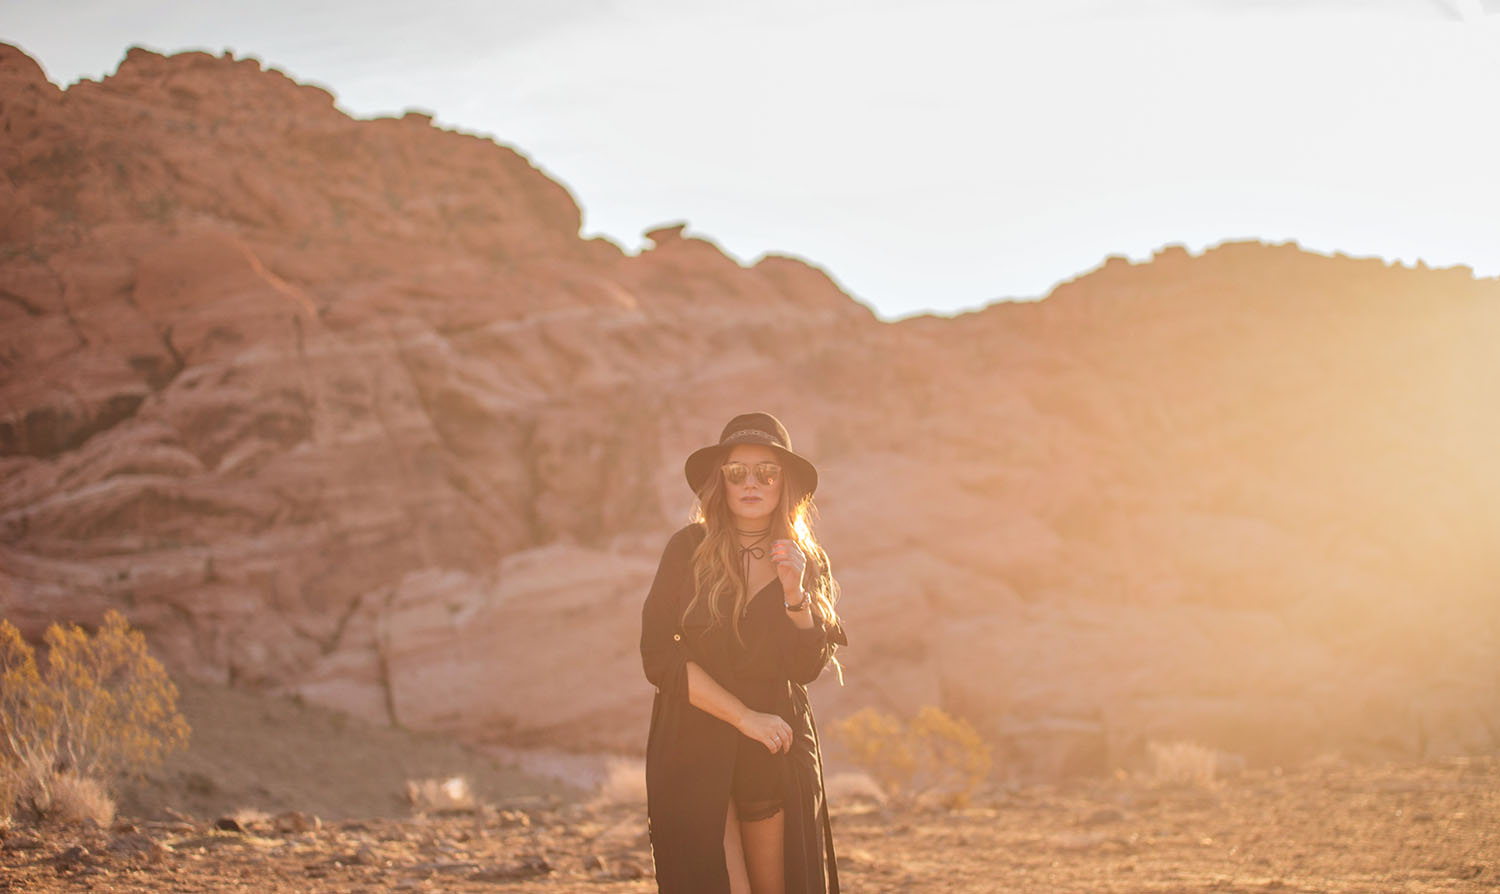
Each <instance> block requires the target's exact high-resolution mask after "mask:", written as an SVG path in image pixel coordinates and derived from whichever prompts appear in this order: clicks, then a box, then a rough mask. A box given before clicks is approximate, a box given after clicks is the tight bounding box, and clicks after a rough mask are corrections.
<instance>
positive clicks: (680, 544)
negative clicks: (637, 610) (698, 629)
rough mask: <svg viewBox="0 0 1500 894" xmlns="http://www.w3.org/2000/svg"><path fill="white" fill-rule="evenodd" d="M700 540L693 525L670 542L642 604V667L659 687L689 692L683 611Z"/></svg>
mask: <svg viewBox="0 0 1500 894" xmlns="http://www.w3.org/2000/svg"><path fill="white" fill-rule="evenodd" d="M696 539H697V538H694V537H693V531H692V529H691V528H683V529H682V530H680V531H678V532H677V533H676V534H674V535H672V539H671V540H668V541H667V546H666V549H664V550H662V554H661V563H660V564H658V565H657V568H656V578H655V579H654V580H653V581H652V582H651V591H650V592H649V593H647V594H646V603H645V605H644V606H642V607H641V666H642V668H643V669H644V670H645V672H646V679H647V680H649V681H651V685H653V686H655V687H656V688H657V689H658V690H662V689H668V690H673V691H676V690H678V688H679V686H680V687H683V689H682V691H684V692H685V691H686V689H685V686H686V680H685V673H686V671H685V666H686V664H687V661H688V658H689V657H690V656H689V654H688V647H687V644H686V643H685V642H683V639H682V611H683V609H684V608H686V607H687V600H688V598H689V596H690V594H691V593H692V587H693V576H692V567H693V561H692V560H693V550H694V549H695V548H697V543H696V542H695V541H696Z"/></svg>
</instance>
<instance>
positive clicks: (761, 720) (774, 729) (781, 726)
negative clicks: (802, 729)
mask: <svg viewBox="0 0 1500 894" xmlns="http://www.w3.org/2000/svg"><path fill="white" fill-rule="evenodd" d="M740 732H741V733H743V734H745V736H747V737H749V738H751V739H754V740H755V741H757V742H759V743H760V744H762V745H764V746H766V749H767V750H768V751H770V752H771V753H772V754H777V753H780V752H784V751H786V750H788V749H790V748H791V747H792V728H791V726H789V725H788V724H787V722H786V721H785V720H782V719H781V718H780V717H778V716H776V715H775V714H762V713H760V712H759V711H751V712H749V714H748V715H747V716H746V717H745V720H744V722H743V723H741V724H740Z"/></svg>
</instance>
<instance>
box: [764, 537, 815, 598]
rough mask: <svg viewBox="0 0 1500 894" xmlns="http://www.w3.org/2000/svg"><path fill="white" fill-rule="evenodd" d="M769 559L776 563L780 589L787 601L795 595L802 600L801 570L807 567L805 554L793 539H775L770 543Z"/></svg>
mask: <svg viewBox="0 0 1500 894" xmlns="http://www.w3.org/2000/svg"><path fill="white" fill-rule="evenodd" d="M771 561H772V562H775V563H776V576H777V577H779V578H781V591H782V592H783V593H784V594H786V596H787V598H788V601H790V600H791V598H792V597H796V600H797V601H798V602H800V601H802V571H803V569H805V568H806V567H807V556H804V555H803V554H802V549H801V548H800V547H798V546H797V541H795V540H776V541H773V542H772V543H771Z"/></svg>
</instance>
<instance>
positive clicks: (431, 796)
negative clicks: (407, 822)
mask: <svg viewBox="0 0 1500 894" xmlns="http://www.w3.org/2000/svg"><path fill="white" fill-rule="evenodd" d="M406 800H407V801H408V802H410V803H411V809H412V810H413V811H415V812H417V813H442V812H444V811H449V812H454V813H468V812H472V811H474V810H478V809H479V805H478V802H476V801H475V800H474V792H473V790H471V789H470V788H469V780H467V779H465V778H464V777H462V776H449V777H448V778H447V779H408V780H406Z"/></svg>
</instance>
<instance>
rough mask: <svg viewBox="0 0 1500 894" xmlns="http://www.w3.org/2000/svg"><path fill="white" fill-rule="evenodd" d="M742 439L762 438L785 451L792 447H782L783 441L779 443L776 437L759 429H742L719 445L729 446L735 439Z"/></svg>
mask: <svg viewBox="0 0 1500 894" xmlns="http://www.w3.org/2000/svg"><path fill="white" fill-rule="evenodd" d="M741 437H746V438H748V437H754V438H762V439H764V440H766V441H770V442H771V443H772V444H774V445H776V446H777V447H781V449H783V450H790V449H791V448H790V447H782V444H781V441H779V440H778V439H777V438H776V436H775V435H773V434H770V433H769V432H763V431H761V430H760V429H757V428H746V429H741V430H740V431H737V432H735V433H734V434H732V435H729V436H728V437H726V438H724V439H723V440H721V441H720V442H719V443H720V444H727V443H729V442H730V441H733V440H734V439H735V438H741Z"/></svg>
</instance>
